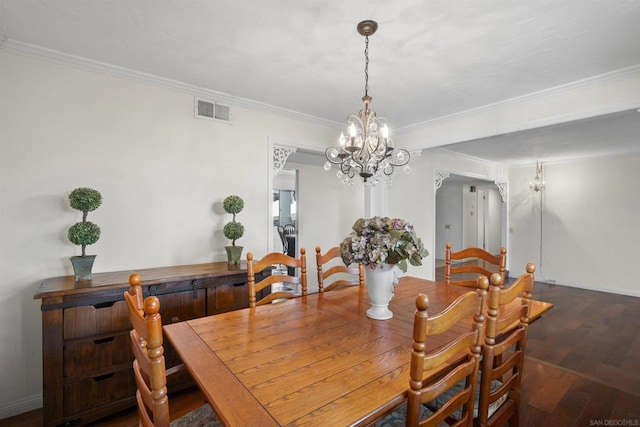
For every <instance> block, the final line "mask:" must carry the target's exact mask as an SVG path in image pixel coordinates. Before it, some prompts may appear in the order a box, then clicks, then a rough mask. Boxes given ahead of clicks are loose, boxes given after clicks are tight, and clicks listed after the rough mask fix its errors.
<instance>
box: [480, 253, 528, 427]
mask: <svg viewBox="0 0 640 427" xmlns="http://www.w3.org/2000/svg"><path fill="white" fill-rule="evenodd" d="M534 271H535V265H534V264H531V263H529V264H527V267H526V273H524V274H523V275H521V276H520V277H518V279H516V281H515V282H514V283H513V284H511V286H509V287H508V288H505V289H501V286H502V285H503V281H502V276H500V274H498V273H494V274H492V275H491V277H490V280H491V286H490V287H489V295H488V309H487V321H486V322H487V324H486V336H485V345H484V346H483V355H482V368H481V379H480V398H479V404H478V418H477V420H476V422H477V424H478V425H480V426H501V425H505V424H506V423H507V422H508V423H509V426H517V425H518V419H519V416H520V391H521V382H522V368H523V366H524V356H525V348H526V343H527V332H528V327H529V308H530V304H531V294H532V292H533V283H534V276H533V273H534ZM518 297H520V298H521V303H520V304H518V305H517V306H515V307H512V306H507V304H509V303H510V302H512V301H514V300H515V299H516V298H518ZM496 381H499V384H500V386H499V387H497V388H496V387H492V383H495V382H496ZM501 400H503V402H502V403H501V404H500V406H499V407H498V408H497V409H495V411H490V407H491V406H492V405H493V404H494V403H495V402H499V401H501ZM492 409H493V408H492Z"/></svg>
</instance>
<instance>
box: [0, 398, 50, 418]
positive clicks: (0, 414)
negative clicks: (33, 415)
mask: <svg viewBox="0 0 640 427" xmlns="http://www.w3.org/2000/svg"><path fill="white" fill-rule="evenodd" d="M42 405H43V398H42V393H39V394H35V395H33V396H29V397H25V398H24V399H20V400H14V401H13V402H4V403H3V404H2V405H0V420H2V419H4V418H9V417H13V416H14V415H18V414H23V413H25V412H29V411H33V410H36V409H40V408H42Z"/></svg>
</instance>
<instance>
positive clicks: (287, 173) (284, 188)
mask: <svg viewBox="0 0 640 427" xmlns="http://www.w3.org/2000/svg"><path fill="white" fill-rule="evenodd" d="M297 194H298V171H297V170H294V169H282V170H280V171H279V172H278V173H277V174H276V175H275V176H274V177H273V204H272V208H271V213H272V216H273V221H272V224H273V230H274V231H273V232H274V234H275V235H274V239H273V241H274V250H275V251H280V252H282V253H285V254H288V255H290V256H294V257H295V256H296V255H295V254H296V247H297V240H298V203H297Z"/></svg>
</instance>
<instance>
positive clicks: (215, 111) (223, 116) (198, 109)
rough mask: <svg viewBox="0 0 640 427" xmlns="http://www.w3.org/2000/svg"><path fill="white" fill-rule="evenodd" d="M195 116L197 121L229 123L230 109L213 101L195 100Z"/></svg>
mask: <svg viewBox="0 0 640 427" xmlns="http://www.w3.org/2000/svg"><path fill="white" fill-rule="evenodd" d="M195 115H196V118H197V119H208V120H216V121H221V122H227V123H229V122H231V107H229V106H228V105H222V104H218V103H217V102H215V101H207V100H205V99H200V98H195Z"/></svg>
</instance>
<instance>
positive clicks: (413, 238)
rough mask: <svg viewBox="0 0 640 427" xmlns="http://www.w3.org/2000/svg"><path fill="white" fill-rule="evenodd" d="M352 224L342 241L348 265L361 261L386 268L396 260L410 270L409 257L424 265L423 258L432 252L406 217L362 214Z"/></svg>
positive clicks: (399, 264) (413, 261) (416, 263)
mask: <svg viewBox="0 0 640 427" xmlns="http://www.w3.org/2000/svg"><path fill="white" fill-rule="evenodd" d="M352 228H353V231H352V232H351V233H350V234H349V235H348V236H347V237H346V238H345V239H344V240H343V241H342V243H341V244H340V255H341V257H342V261H343V262H344V263H345V265H350V264H352V263H359V264H364V265H365V266H367V267H370V268H382V267H383V266H384V265H385V264H395V265H396V266H397V267H398V268H399V269H400V270H402V272H403V273H406V271H407V260H409V263H411V265H415V266H418V265H422V258H424V257H426V256H427V255H429V252H427V250H426V249H425V248H424V245H423V243H422V240H421V239H420V238H419V237H418V236H417V235H416V233H415V231H413V226H412V225H411V224H409V223H408V222H407V221H405V220H402V219H399V218H394V219H391V218H388V217H379V216H375V217H373V218H359V219H358V220H357V221H356V222H355V223H354V224H353V227H352Z"/></svg>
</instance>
